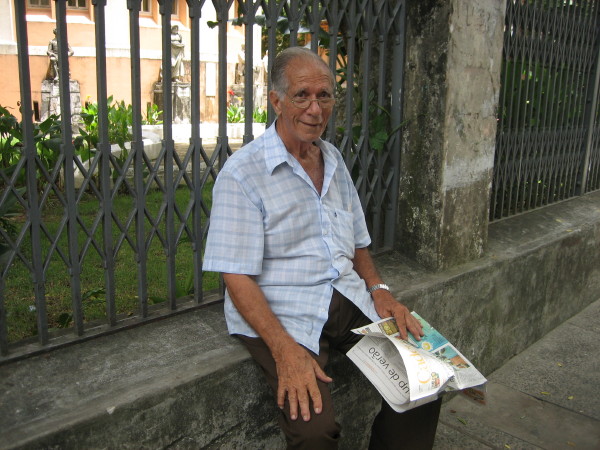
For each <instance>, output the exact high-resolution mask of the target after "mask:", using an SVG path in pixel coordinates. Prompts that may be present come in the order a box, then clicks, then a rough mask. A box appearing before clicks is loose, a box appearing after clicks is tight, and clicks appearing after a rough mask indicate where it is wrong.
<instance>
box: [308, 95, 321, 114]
mask: <svg viewBox="0 0 600 450" xmlns="http://www.w3.org/2000/svg"><path fill="white" fill-rule="evenodd" d="M306 110H307V111H308V112H310V113H312V114H321V112H322V111H323V107H322V106H321V103H319V100H318V99H316V98H315V99H314V100H312V101H311V102H310V105H308V108H306Z"/></svg>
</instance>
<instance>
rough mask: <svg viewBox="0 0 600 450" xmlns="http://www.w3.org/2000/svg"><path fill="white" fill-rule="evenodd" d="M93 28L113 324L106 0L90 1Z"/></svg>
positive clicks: (107, 295) (107, 286)
mask: <svg viewBox="0 0 600 450" xmlns="http://www.w3.org/2000/svg"><path fill="white" fill-rule="evenodd" d="M92 4H93V5H94V18H95V30H96V86H97V98H98V152H99V153H100V158H101V159H100V189H101V191H102V196H101V202H100V204H101V210H102V237H103V249H104V287H105V290H106V293H105V299H106V317H107V319H108V323H109V324H110V325H116V323H117V313H116V307H115V292H116V288H115V258H114V245H113V236H112V230H113V228H112V209H113V204H112V196H111V189H110V180H111V178H110V143H109V140H108V127H109V125H108V105H107V102H106V98H107V97H108V94H107V87H106V84H107V81H106V31H105V30H106V15H105V8H106V0H93V2H92Z"/></svg>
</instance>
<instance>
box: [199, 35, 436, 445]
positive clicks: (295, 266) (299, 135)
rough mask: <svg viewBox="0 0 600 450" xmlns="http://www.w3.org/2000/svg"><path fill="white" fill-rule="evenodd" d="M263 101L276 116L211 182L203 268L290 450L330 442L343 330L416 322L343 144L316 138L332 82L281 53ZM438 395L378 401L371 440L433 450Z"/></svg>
mask: <svg viewBox="0 0 600 450" xmlns="http://www.w3.org/2000/svg"><path fill="white" fill-rule="evenodd" d="M271 79H272V84H273V90H272V91H271V92H270V93H269V99H270V101H271V103H272V105H273V108H274V109H275V112H276V113H277V120H276V121H275V122H274V124H273V125H272V126H271V127H269V129H267V131H266V132H265V133H264V134H263V135H262V136H260V137H259V138H257V139H256V140H254V141H253V142H251V143H250V144H248V145H246V146H245V147H244V148H242V149H241V150H239V151H238V152H236V153H235V154H234V155H233V156H232V157H231V158H230V159H229V160H228V161H227V163H226V164H225V166H224V167H223V169H222V170H221V172H220V174H219V177H218V178H217V181H216V183H215V187H214V195H213V208H212V212H211V224H210V230H209V234H208V240H207V244H206V253H205V261H204V270H207V271H217V272H222V273H223V278H224V280H225V284H226V286H227V292H226V295H225V314H226V319H227V325H228V329H229V332H230V333H231V334H233V335H235V336H238V337H239V338H240V340H241V341H242V342H243V343H244V344H245V345H246V347H247V348H248V350H249V352H250V354H251V355H252V356H253V357H254V359H255V360H256V361H257V362H258V363H259V364H260V366H261V367H262V369H263V371H264V372H265V375H266V378H267V381H268V383H269V385H270V386H271V388H272V389H273V391H274V392H275V395H276V398H277V404H278V406H279V408H280V420H279V423H280V426H281V428H282V430H283V432H284V434H285V436H286V440H287V444H288V448H306V449H313V450H314V449H326V448H337V443H338V440H339V436H340V426H339V425H338V424H337V423H336V421H335V414H334V410H333V405H332V400H331V394H330V392H329V388H328V383H329V382H331V381H332V379H331V378H330V377H329V376H328V375H327V374H326V373H325V371H324V367H325V364H326V362H327V358H328V356H329V352H330V350H331V349H337V350H340V351H342V352H346V351H347V350H349V349H350V348H351V347H352V346H353V345H354V344H355V343H356V342H357V340H358V339H359V336H356V335H354V334H353V333H351V331H350V330H351V329H352V328H356V327H358V326H361V325H365V324H367V323H370V322H373V321H375V320H378V319H379V318H384V317H389V316H394V317H395V318H396V321H397V322H398V325H399V329H400V332H401V334H402V336H403V337H406V336H407V331H410V332H411V333H412V334H413V335H414V336H421V335H422V331H421V326H420V324H419V322H418V321H417V320H415V319H414V318H413V317H412V316H411V315H410V313H409V311H408V309H407V308H406V307H405V306H404V305H402V304H401V303H399V302H398V301H396V300H395V299H394V297H393V296H392V295H391V293H390V292H389V289H388V287H387V286H386V285H385V284H384V283H383V280H382V279H381V278H380V277H379V275H378V273H377V270H376V269H375V266H374V264H373V261H372V259H371V257H370V255H369V251H368V249H367V246H368V245H369V244H370V238H369V235H368V232H367V228H366V225H365V219H364V215H363V211H362V208H361V205H360V202H359V199H358V194H357V192H356V190H355V188H354V184H353V182H352V179H351V178H350V174H349V173H348V170H347V169H346V167H345V165H344V162H343V159H342V156H341V154H340V152H339V151H338V150H337V149H336V148H335V147H334V146H333V145H331V144H329V143H327V142H325V141H323V140H321V138H320V136H321V134H322V133H323V131H324V130H325V127H326V125H327V121H328V120H329V117H330V114H331V111H332V108H333V105H334V103H335V100H334V97H333V93H334V78H333V75H332V73H331V71H330V70H329V67H328V66H327V64H325V62H324V61H323V60H322V59H321V58H319V57H318V56H317V55H316V54H314V53H312V52H310V51H309V50H306V49H303V48H299V47H294V48H288V49H287V50H284V51H283V52H281V53H280V54H279V55H278V56H277V58H276V59H275V61H274V64H273V69H272V72H271ZM439 406H440V402H439V401H437V402H434V403H430V404H427V405H424V406H421V407H419V408H416V409H414V410H412V411H409V412H407V413H404V414H397V413H395V412H394V411H393V410H392V409H391V408H390V407H389V406H388V405H387V404H386V403H385V402H382V410H381V412H380V413H379V415H378V416H377V417H376V419H375V423H374V424H373V427H372V433H371V441H370V448H377V449H392V448H410V449H414V448H430V447H431V446H432V444H433V439H434V436H435V429H436V426H437V418H438V414H439Z"/></svg>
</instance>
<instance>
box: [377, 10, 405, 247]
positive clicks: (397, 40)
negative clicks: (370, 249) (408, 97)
mask: <svg viewBox="0 0 600 450" xmlns="http://www.w3.org/2000/svg"><path fill="white" fill-rule="evenodd" d="M398 8H399V16H398V17H397V18H396V20H394V21H393V23H392V28H393V29H395V32H394V35H393V36H394V37H393V42H392V64H391V71H392V86H391V94H390V110H391V113H390V119H391V120H390V122H391V129H392V130H395V131H394V134H393V137H392V140H391V142H390V152H391V159H392V169H391V170H392V174H393V179H392V183H391V185H390V187H389V190H390V192H389V193H390V201H389V202H388V203H387V204H386V205H384V206H386V207H387V214H386V216H385V228H384V243H383V247H384V249H391V248H393V247H394V239H395V232H394V231H395V227H394V226H395V223H396V216H397V214H398V195H399V192H398V191H399V185H400V155H401V150H402V149H401V131H400V126H401V124H402V120H403V117H404V114H403V111H402V97H403V95H402V87H403V86H404V43H405V41H404V32H403V30H404V29H405V26H406V25H405V24H406V3H405V0H401V1H399V2H398Z"/></svg>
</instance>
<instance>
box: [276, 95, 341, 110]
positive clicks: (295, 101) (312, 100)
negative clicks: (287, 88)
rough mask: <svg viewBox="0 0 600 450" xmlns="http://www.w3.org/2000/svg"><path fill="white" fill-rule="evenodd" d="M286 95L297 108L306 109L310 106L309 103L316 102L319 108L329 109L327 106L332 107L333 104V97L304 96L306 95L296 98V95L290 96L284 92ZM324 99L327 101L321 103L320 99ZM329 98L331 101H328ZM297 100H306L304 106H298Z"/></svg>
mask: <svg viewBox="0 0 600 450" xmlns="http://www.w3.org/2000/svg"><path fill="white" fill-rule="evenodd" d="M285 95H286V97H288V98H289V99H290V101H291V102H292V104H293V105H294V106H295V107H296V108H298V109H308V108H310V105H311V103H312V102H317V103H318V105H319V107H320V108H321V109H329V108H333V106H334V105H335V102H336V100H335V98H334V97H323V98H312V99H311V98H306V97H299V98H298V99H296V97H292V96H291V95H288V94H285ZM324 100H325V101H326V102H327V103H325V104H323V103H321V102H322V101H324ZM329 100H331V103H329ZM298 101H301V102H305V101H306V102H308V103H307V105H306V107H303V106H300V105H299V104H298Z"/></svg>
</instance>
